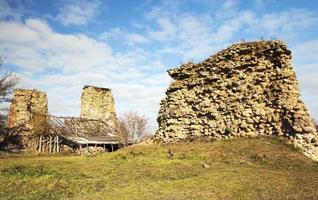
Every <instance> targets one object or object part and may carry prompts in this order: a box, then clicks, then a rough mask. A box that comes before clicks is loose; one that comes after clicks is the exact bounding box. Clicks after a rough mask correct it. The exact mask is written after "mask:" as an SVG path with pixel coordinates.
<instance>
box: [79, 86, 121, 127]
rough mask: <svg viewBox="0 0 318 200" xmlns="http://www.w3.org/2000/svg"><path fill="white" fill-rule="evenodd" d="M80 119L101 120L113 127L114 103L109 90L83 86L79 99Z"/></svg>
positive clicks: (114, 120) (114, 117)
mask: <svg viewBox="0 0 318 200" xmlns="http://www.w3.org/2000/svg"><path fill="white" fill-rule="evenodd" d="M81 118H86V119H95V120H101V121H103V122H105V123H106V124H107V125H109V126H111V127H115V122H116V112H115V102H114V98H113V95H112V92H111V90H110V89H108V88H101V87H95V86H88V85H86V86H84V88H83V93H82V97H81Z"/></svg>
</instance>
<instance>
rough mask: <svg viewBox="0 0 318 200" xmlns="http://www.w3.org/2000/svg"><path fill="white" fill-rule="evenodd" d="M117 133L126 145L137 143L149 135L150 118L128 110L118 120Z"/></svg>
mask: <svg viewBox="0 0 318 200" xmlns="http://www.w3.org/2000/svg"><path fill="white" fill-rule="evenodd" d="M116 133H117V136H118V138H119V140H120V142H121V143H122V144H123V145H124V146H126V145H128V144H131V143H132V144H134V143H137V142H138V141H140V140H142V139H143V138H145V137H146V136H148V135H149V130H148V119H147V118H146V117H145V116H140V115H139V114H138V113H136V112H127V113H125V114H124V115H123V116H121V117H119V119H118V120H117V125H116Z"/></svg>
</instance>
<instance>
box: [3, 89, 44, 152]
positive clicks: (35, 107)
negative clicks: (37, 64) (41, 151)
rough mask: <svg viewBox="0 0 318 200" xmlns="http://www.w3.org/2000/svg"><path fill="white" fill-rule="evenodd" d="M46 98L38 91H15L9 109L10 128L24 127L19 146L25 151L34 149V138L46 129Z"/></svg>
mask: <svg viewBox="0 0 318 200" xmlns="http://www.w3.org/2000/svg"><path fill="white" fill-rule="evenodd" d="M47 103H48V101H47V97H46V94H45V93H44V92H41V91H38V90H26V89H16V90H15V91H14V96H13V100H12V103H11V105H10V109H9V111H10V112H9V126H10V128H13V127H18V126H21V125H24V127H25V128H24V130H23V131H22V132H21V145H22V146H23V147H24V148H26V149H34V148H36V141H34V139H35V138H37V136H38V135H39V134H43V133H46V132H47V129H48V107H47Z"/></svg>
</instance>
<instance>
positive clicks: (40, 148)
mask: <svg viewBox="0 0 318 200" xmlns="http://www.w3.org/2000/svg"><path fill="white" fill-rule="evenodd" d="M41 152H42V136H40V141H39V153H41Z"/></svg>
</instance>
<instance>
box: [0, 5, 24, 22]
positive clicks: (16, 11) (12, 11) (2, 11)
mask: <svg viewBox="0 0 318 200" xmlns="http://www.w3.org/2000/svg"><path fill="white" fill-rule="evenodd" d="M23 13H25V10H24V8H23V7H21V6H19V7H16V8H12V7H11V6H10V4H9V3H8V2H7V1H5V0H0V19H1V20H3V19H14V20H18V19H20V18H21V17H22V14H23Z"/></svg>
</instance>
